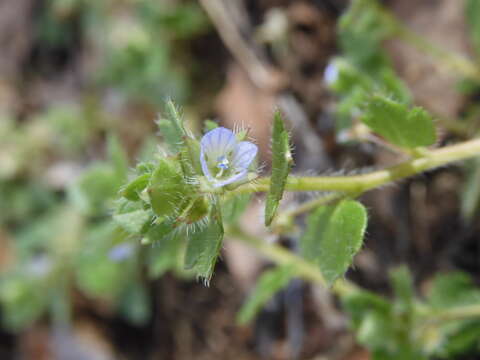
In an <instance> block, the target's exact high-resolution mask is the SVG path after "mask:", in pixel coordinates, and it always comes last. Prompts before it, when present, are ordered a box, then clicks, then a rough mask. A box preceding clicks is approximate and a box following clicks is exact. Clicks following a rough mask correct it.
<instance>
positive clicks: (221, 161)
mask: <svg viewBox="0 0 480 360" xmlns="http://www.w3.org/2000/svg"><path fill="white" fill-rule="evenodd" d="M229 164H230V162H229V161H228V159H227V157H226V156H225V155H222V156H219V157H218V158H217V168H219V169H220V171H219V172H218V173H217V175H216V176H215V177H216V178H219V177H221V176H222V175H223V172H224V171H225V170H228V167H229Z"/></svg>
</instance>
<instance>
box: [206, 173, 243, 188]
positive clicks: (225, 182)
mask: <svg viewBox="0 0 480 360" xmlns="http://www.w3.org/2000/svg"><path fill="white" fill-rule="evenodd" d="M246 176H247V170H242V171H240V172H239V173H238V174H235V175H233V176H232V177H229V178H228V179H225V180H222V181H214V182H213V187H221V186H225V185H228V184H231V183H234V182H236V181H240V180H243V179H244V178H245V177H246Z"/></svg>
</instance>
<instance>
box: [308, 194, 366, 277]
mask: <svg viewBox="0 0 480 360" xmlns="http://www.w3.org/2000/svg"><path fill="white" fill-rule="evenodd" d="M366 226H367V212H366V210H365V208H364V207H363V205H362V204H360V203H359V202H357V201H354V200H344V201H342V202H340V203H338V204H336V205H329V206H321V207H319V208H318V209H317V210H316V211H315V212H313V213H312V214H310V215H309V217H308V219H307V230H306V231H305V234H304V235H303V237H302V239H301V243H300V245H301V251H302V254H303V256H304V257H305V258H307V259H308V260H310V261H312V262H314V263H315V264H317V265H318V266H319V268H320V270H321V272H322V273H323V276H324V277H325V279H326V280H327V282H328V283H329V284H332V283H333V282H334V281H335V280H336V279H337V278H338V277H339V276H342V275H343V274H344V273H345V271H347V269H348V267H349V266H350V264H351V263H352V260H353V256H354V255H355V254H356V253H357V252H358V250H359V249H360V247H361V246H362V242H363V236H364V234H365V229H366Z"/></svg>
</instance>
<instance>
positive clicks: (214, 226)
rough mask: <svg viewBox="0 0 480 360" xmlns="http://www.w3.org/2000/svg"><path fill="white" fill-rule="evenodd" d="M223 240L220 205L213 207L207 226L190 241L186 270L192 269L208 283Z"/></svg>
mask: <svg viewBox="0 0 480 360" xmlns="http://www.w3.org/2000/svg"><path fill="white" fill-rule="evenodd" d="M222 239H223V224H222V218H221V214H220V210H219V208H218V203H216V204H214V205H213V206H212V212H211V214H210V218H209V220H208V223H207V225H201V227H200V228H199V229H197V230H196V231H194V232H193V233H192V234H191V235H190V236H189V239H188V245H187V251H186V254H185V268H186V269H192V270H193V271H194V272H195V273H196V274H197V276H200V277H202V278H204V279H205V281H206V282H207V283H208V282H209V280H210V278H211V277H212V274H213V270H214V268H215V263H216V262H217V258H218V255H219V253H220V248H221V246H222Z"/></svg>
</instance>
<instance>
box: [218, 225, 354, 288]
mask: <svg viewBox="0 0 480 360" xmlns="http://www.w3.org/2000/svg"><path fill="white" fill-rule="evenodd" d="M226 234H227V236H231V238H232V239H233V240H239V241H242V242H244V243H247V244H248V245H249V246H251V247H253V248H255V249H256V250H257V251H258V252H259V253H260V254H262V255H264V256H265V257H266V258H268V259H269V260H271V261H273V262H275V263H276V264H278V265H294V268H295V271H297V274H298V276H300V277H301V278H303V279H305V280H307V281H310V282H312V283H314V284H317V285H320V286H324V287H327V286H328V285H327V282H326V281H325V278H324V277H323V275H322V273H321V272H320V270H319V269H318V267H317V266H315V265H314V264H312V263H310V262H308V261H306V260H304V259H303V258H301V257H300V256H297V255H296V254H294V253H293V252H291V251H289V250H287V249H285V248H283V247H281V246H279V245H276V244H271V243H267V242H266V241H264V240H262V239H259V238H256V237H255V236H252V235H249V234H247V233H245V232H244V231H242V229H240V228H239V227H238V226H232V227H229V228H227V229H226ZM356 288H357V286H356V285H355V284H353V283H351V282H348V281H347V280H342V279H339V280H337V281H336V282H335V284H334V285H333V286H332V291H333V292H335V293H336V294H337V295H340V296H341V295H346V294H348V293H350V292H352V291H354V290H355V289H356Z"/></svg>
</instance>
